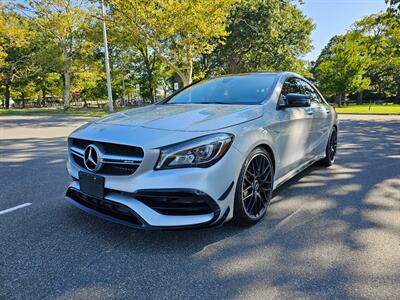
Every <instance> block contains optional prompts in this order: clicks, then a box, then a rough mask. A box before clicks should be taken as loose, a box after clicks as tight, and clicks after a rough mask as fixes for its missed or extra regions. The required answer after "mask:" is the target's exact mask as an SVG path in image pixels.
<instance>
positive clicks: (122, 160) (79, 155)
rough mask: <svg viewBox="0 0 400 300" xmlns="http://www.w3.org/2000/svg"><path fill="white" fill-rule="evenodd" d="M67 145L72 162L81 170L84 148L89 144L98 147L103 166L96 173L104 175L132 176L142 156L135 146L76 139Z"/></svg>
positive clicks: (141, 151) (142, 153) (83, 165)
mask: <svg viewBox="0 0 400 300" xmlns="http://www.w3.org/2000/svg"><path fill="white" fill-rule="evenodd" d="M68 144H69V152H70V156H71V158H72V160H73V161H74V162H75V164H77V165H78V166H79V167H81V168H82V169H86V166H85V163H84V159H83V156H84V152H85V149H86V147H87V146H88V145H90V144H94V145H97V146H100V147H101V149H102V151H104V153H103V157H102V159H101V161H102V165H103V166H102V168H101V169H100V170H98V171H97V173H99V174H104V175H132V174H133V173H135V171H136V170H137V168H138V167H139V166H140V163H141V161H142V159H143V156H144V152H143V149H142V148H140V147H135V146H127V145H120V144H113V143H105V142H95V141H89V140H83V139H76V138H70V139H69V140H68Z"/></svg>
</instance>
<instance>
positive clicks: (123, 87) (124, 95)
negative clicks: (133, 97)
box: [122, 77, 126, 106]
mask: <svg viewBox="0 0 400 300" xmlns="http://www.w3.org/2000/svg"><path fill="white" fill-rule="evenodd" d="M125 97H126V94H125V78H124V77H122V106H125V105H126V103H125Z"/></svg>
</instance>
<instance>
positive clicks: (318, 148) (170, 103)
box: [66, 72, 338, 229]
mask: <svg viewBox="0 0 400 300" xmlns="http://www.w3.org/2000/svg"><path fill="white" fill-rule="evenodd" d="M337 126H338V122H337V116H336V112H335V110H334V109H333V108H332V107H331V106H330V105H329V104H328V103H327V102H326V101H325V99H324V98H323V97H322V95H321V93H319V92H318V90H317V89H316V88H315V87H314V86H313V85H312V84H311V83H310V82H309V81H307V80H306V79H304V78H303V77H301V76H299V75H297V74H294V73H287V72H285V73H251V74H240V75H230V76H223V77H218V78H214V79H207V80H203V81H201V82H199V83H195V84H192V85H190V86H187V87H185V88H184V89H182V90H181V91H179V92H177V93H175V94H173V95H171V96H169V97H167V98H166V99H164V100H163V101H161V102H159V103H157V104H155V105H150V106H147V107H143V108H137V109H131V110H126V111H123V112H119V113H115V114H112V115H110V116H107V117H105V118H102V119H98V120H95V121H93V122H91V123H88V124H86V125H84V126H82V127H80V128H79V129H77V130H75V131H74V132H73V133H72V134H71V135H70V136H69V138H68V151H69V152H68V153H69V154H68V163H67V168H68V172H69V174H70V175H71V176H72V178H73V181H72V183H71V185H70V186H69V188H68V190H67V192H66V200H67V201H69V202H70V203H72V204H73V205H75V206H77V207H79V208H81V209H82V210H84V211H86V212H88V213H91V214H93V215H96V216H99V217H102V218H104V219H107V220H110V221H114V222H117V223H122V224H125V225H129V226H132V227H136V228H145V229H176V228H193V227H203V226H214V225H219V224H222V223H224V222H226V221H228V220H231V219H233V221H234V222H235V223H237V224H240V225H251V224H255V223H256V222H257V221H259V220H260V219H261V218H263V217H264V215H265V214H266V212H267V208H268V205H269V203H270V201H271V196H272V192H273V190H274V189H276V188H277V187H278V186H279V185H281V184H282V183H283V182H285V181H287V180H288V179H290V178H291V177H293V176H294V175H296V174H297V173H299V172H300V171H302V170H304V169H305V168H306V167H308V166H310V165H311V164H313V163H314V162H317V161H319V162H320V163H321V164H322V165H325V166H330V165H331V164H332V163H333V162H334V160H335V154H336V145H337V132H338V127H337Z"/></svg>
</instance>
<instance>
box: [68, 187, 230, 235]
mask: <svg viewBox="0 0 400 300" xmlns="http://www.w3.org/2000/svg"><path fill="white" fill-rule="evenodd" d="M153 192H156V193H157V192H158V193H163V194H164V195H168V193H171V194H173V193H175V194H176V193H180V194H184V193H186V194H188V195H190V194H191V195H193V196H196V197H197V198H198V199H199V200H202V201H201V202H200V201H198V203H207V205H208V208H209V212H204V213H202V214H194V213H195V211H193V209H190V206H186V207H187V208H188V209H185V208H182V207H178V209H177V207H176V206H175V208H174V211H173V212H172V213H174V214H172V215H171V214H165V213H164V214H163V213H160V212H159V211H158V210H159V209H160V205H158V207H154V206H153V207H150V205H148V204H145V203H143V200H139V199H136V198H134V196H128V195H124V194H123V193H120V192H117V191H110V192H107V194H106V196H105V197H104V198H103V199H97V198H93V197H90V196H88V195H85V194H83V193H82V192H81V191H80V190H79V183H78V182H77V181H74V182H73V183H72V184H71V185H70V186H69V188H68V190H67V193H66V197H65V199H66V201H67V202H69V203H71V204H73V205H74V206H76V207H78V208H80V209H82V210H84V211H86V212H87V213H89V214H91V215H94V216H97V217H100V218H103V219H106V220H109V221H112V222H115V223H119V224H123V225H127V226H130V227H134V228H142V229H180V228H194V227H206V226H212V225H218V224H221V223H223V221H225V219H226V217H227V215H228V213H229V208H228V209H227V211H225V213H224V215H223V216H222V218H221V219H220V220H219V221H218V222H216V221H217V220H218V218H219V217H220V215H221V212H220V208H219V206H218V205H217V204H216V203H215V202H214V201H213V200H212V199H211V198H210V197H209V196H208V195H206V194H204V193H202V192H199V191H195V190H169V191H166V190H160V191H153ZM143 195H146V194H145V193H142V192H140V193H138V194H137V196H136V197H137V198H142V197H143ZM146 197H147V198H150V197H149V196H148V195H146ZM178 198H179V197H176V199H178ZM184 198H185V197H184V196H181V197H180V198H179V199H183V200H184ZM166 207H167V208H168V209H172V208H173V207H168V206H166ZM205 208H206V207H198V209H200V210H201V209H203V210H204V209H205ZM177 210H178V212H179V210H180V214H176V213H177Z"/></svg>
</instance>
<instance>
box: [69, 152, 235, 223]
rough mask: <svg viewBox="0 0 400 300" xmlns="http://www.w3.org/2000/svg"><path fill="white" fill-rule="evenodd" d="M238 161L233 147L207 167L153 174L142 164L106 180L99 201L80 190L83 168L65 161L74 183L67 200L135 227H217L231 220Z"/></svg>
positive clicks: (85, 209) (106, 177)
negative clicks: (133, 171) (127, 172)
mask: <svg viewBox="0 0 400 300" xmlns="http://www.w3.org/2000/svg"><path fill="white" fill-rule="evenodd" d="M242 160H243V157H242V154H241V153H240V152H238V151H237V150H236V149H235V148H233V147H232V148H231V149H230V150H229V151H228V152H227V153H226V155H225V156H224V157H223V158H222V159H221V160H220V161H219V162H217V163H216V164H215V165H213V166H211V167H209V168H203V169H202V168H186V169H171V170H161V171H154V170H153V169H150V168H147V167H148V166H147V165H146V164H142V165H141V166H140V167H139V169H138V170H137V171H136V173H135V174H133V175H132V176H105V196H104V199H96V198H93V197H89V196H87V195H84V194H83V193H82V192H81V191H80V186H79V181H78V179H77V178H78V177H79V176H78V172H79V171H84V170H83V169H81V168H80V167H79V166H77V165H76V164H74V163H73V162H72V161H71V160H68V163H67V169H68V171H69V173H70V175H71V176H72V177H73V178H74V181H73V182H72V183H71V185H70V186H69V188H68V190H67V193H66V200H67V201H68V202H69V203H71V204H73V205H75V206H76V207H78V208H80V209H82V210H84V211H86V212H87V213H90V214H92V215H95V216H97V217H101V218H103V219H107V220H109V221H112V222H116V223H120V224H123V225H127V226H130V227H134V228H141V229H181V228H196V227H208V226H216V225H219V224H222V223H223V222H225V221H227V220H229V219H230V218H231V217H232V213H233V209H232V208H233V199H234V187H235V184H234V183H235V182H236V180H237V178H236V177H237V176H238V174H239V171H240V167H241V165H242ZM141 168H142V169H141ZM86 172H88V171H87V170H86Z"/></svg>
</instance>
